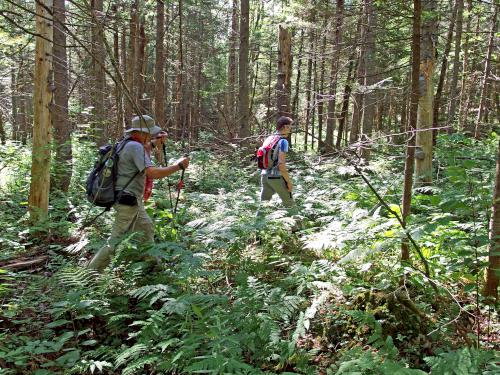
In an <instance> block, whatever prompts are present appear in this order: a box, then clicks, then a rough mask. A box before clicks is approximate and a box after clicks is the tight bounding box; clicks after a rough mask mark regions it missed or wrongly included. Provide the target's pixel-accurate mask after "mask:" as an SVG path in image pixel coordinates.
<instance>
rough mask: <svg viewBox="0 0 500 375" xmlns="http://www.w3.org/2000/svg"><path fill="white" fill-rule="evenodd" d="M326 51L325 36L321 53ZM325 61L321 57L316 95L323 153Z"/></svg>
mask: <svg viewBox="0 0 500 375" xmlns="http://www.w3.org/2000/svg"><path fill="white" fill-rule="evenodd" d="M324 29H326V21H325V23H324ZM325 49H326V35H323V41H322V42H321V51H324V50H325ZM325 60H326V57H325V56H324V55H323V54H322V55H321V63H320V67H319V87H318V93H317V95H316V103H318V150H319V151H320V152H322V150H323V148H324V143H323V119H324V117H325V114H324V112H323V108H324V101H325V93H324V90H325Z"/></svg>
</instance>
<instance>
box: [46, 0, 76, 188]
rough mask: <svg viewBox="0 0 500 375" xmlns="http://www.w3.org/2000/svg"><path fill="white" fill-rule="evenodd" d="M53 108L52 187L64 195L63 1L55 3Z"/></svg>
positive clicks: (67, 163)
mask: <svg viewBox="0 0 500 375" xmlns="http://www.w3.org/2000/svg"><path fill="white" fill-rule="evenodd" d="M53 14H54V23H55V27H54V30H53V34H54V45H53V50H52V53H53V56H54V62H53V65H54V83H55V91H54V105H53V106H52V107H51V111H52V124H53V129H54V141H55V151H56V153H55V162H56V166H57V168H55V169H56V174H55V176H54V177H55V178H54V184H53V186H54V187H55V188H57V189H60V190H61V191H64V192H67V191H68V189H69V184H70V181H71V173H72V166H71V160H72V153H71V125H70V122H69V114H68V56H67V51H66V34H65V32H64V29H63V25H64V23H65V19H66V9H65V2H64V0H54V13H53Z"/></svg>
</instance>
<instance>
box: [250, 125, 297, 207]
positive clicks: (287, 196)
mask: <svg viewBox="0 0 500 375" xmlns="http://www.w3.org/2000/svg"><path fill="white" fill-rule="evenodd" d="M292 124H293V120H292V119H291V118H290V117H286V116H281V117H280V118H279V119H278V121H277V122H276V133H275V134H273V135H270V136H269V137H267V138H266V140H265V141H264V143H263V144H262V146H261V147H260V148H259V149H258V150H257V162H258V166H259V169H261V177H260V183H261V192H260V200H261V202H263V201H269V200H271V198H272V196H273V195H274V193H277V194H278V196H279V197H280V198H281V201H282V202H283V204H284V205H285V206H286V207H287V208H291V207H293V206H294V205H295V202H294V200H293V197H292V191H293V184H292V180H291V179H290V176H289V174H288V169H287V167H286V153H287V152H288V147H289V146H288V140H287V139H286V138H287V137H288V135H289V134H290V133H291V131H292ZM259 211H260V210H259ZM257 215H259V212H257Z"/></svg>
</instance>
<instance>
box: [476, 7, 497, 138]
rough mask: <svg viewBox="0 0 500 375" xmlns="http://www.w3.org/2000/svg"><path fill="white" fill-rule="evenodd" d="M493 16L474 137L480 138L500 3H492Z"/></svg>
mask: <svg viewBox="0 0 500 375" xmlns="http://www.w3.org/2000/svg"><path fill="white" fill-rule="evenodd" d="M492 7H493V9H492V12H493V14H492V16H491V26H490V37H489V40H488V52H487V53H486V59H485V62H484V74H483V80H482V84H481V98H480V99H479V111H478V112H477V119H476V129H475V131H474V137H475V138H476V139H479V137H480V135H481V118H482V117H483V112H484V107H485V103H486V97H487V94H486V93H487V87H488V77H489V75H490V67H491V55H492V54H493V48H494V45H495V31H496V28H497V14H498V8H499V7H498V4H495V3H494V2H493V3H492Z"/></svg>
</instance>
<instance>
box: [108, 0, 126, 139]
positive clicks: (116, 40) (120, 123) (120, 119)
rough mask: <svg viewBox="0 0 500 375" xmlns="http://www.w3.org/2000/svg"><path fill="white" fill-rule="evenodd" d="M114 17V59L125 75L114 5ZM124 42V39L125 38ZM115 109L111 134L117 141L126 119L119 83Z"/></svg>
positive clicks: (117, 84)
mask: <svg viewBox="0 0 500 375" xmlns="http://www.w3.org/2000/svg"><path fill="white" fill-rule="evenodd" d="M112 10H113V15H114V25H113V58H114V60H115V64H116V66H117V68H118V71H119V72H120V74H123V69H122V67H123V64H124V61H125V56H123V58H122V59H121V61H120V34H119V25H120V18H119V15H118V8H117V6H116V5H113V8H112ZM123 40H124V38H123ZM122 48H123V50H122V54H124V53H125V49H126V48H125V42H123V43H122ZM115 107H116V118H117V123H116V126H114V127H113V129H114V131H112V132H111V133H112V134H113V135H114V138H115V139H118V138H119V137H120V135H121V134H123V130H124V118H123V95H122V88H121V87H120V84H119V83H118V82H116V83H115Z"/></svg>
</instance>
